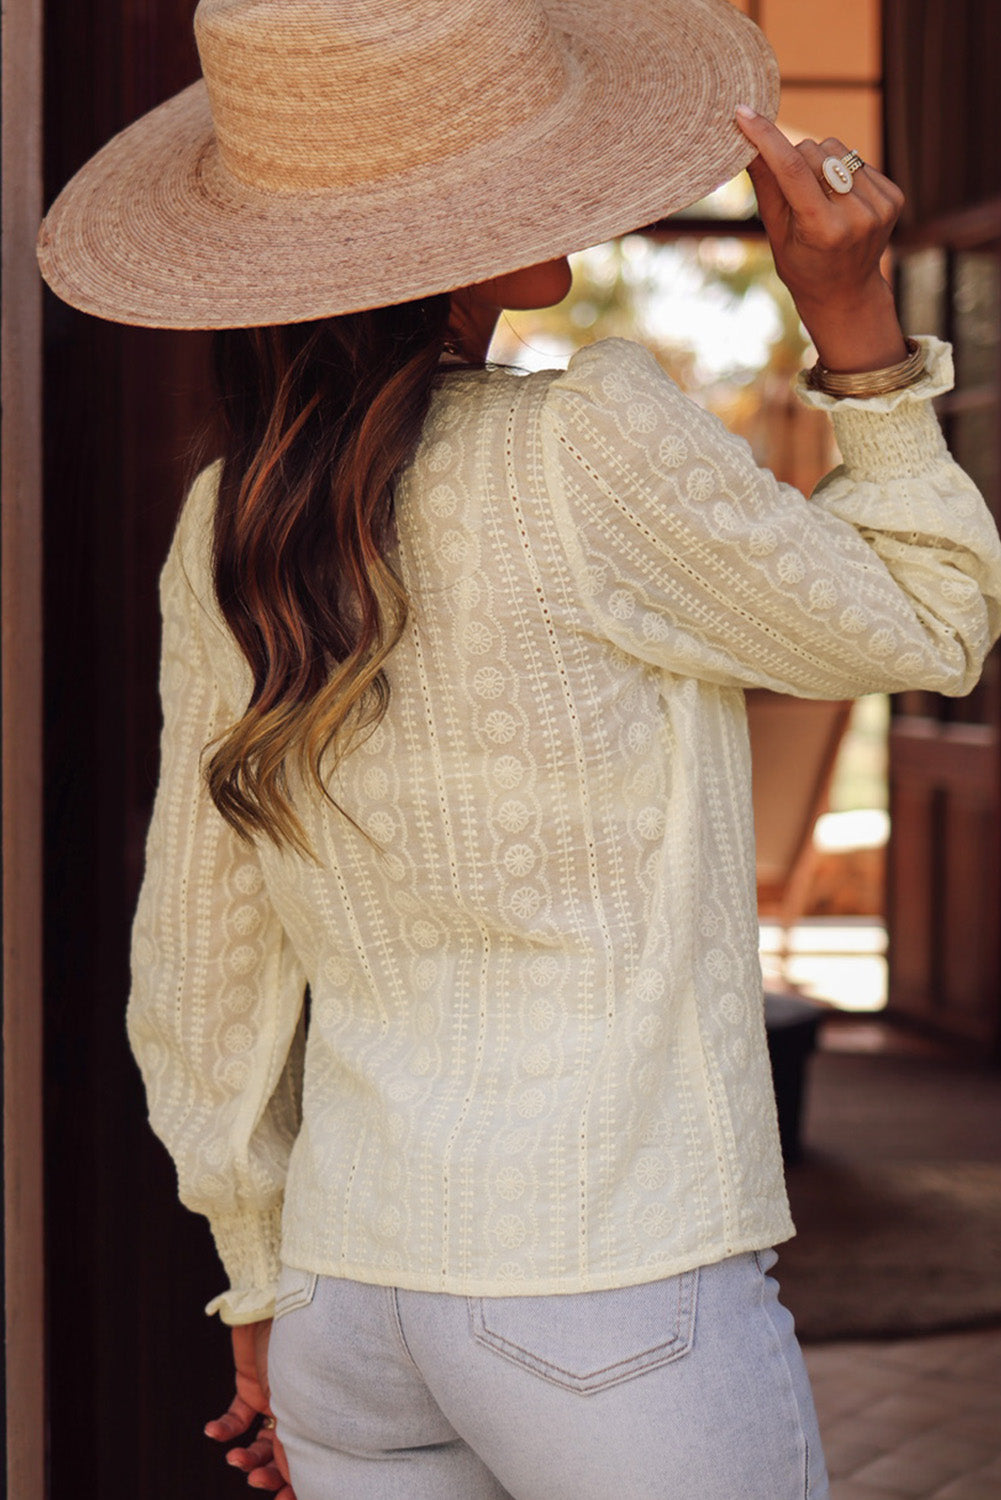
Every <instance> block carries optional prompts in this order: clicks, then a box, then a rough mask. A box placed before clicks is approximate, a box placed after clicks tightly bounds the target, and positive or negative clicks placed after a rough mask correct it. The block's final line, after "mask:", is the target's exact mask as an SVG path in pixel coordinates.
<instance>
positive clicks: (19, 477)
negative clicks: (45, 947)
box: [0, 0, 46, 1500]
mask: <svg viewBox="0 0 1001 1500" xmlns="http://www.w3.org/2000/svg"><path fill="white" fill-rule="evenodd" d="M41 154H42V0H7V3H6V4H5V6H4V17H3V180H4V195H3V317H2V344H3V351H2V352H3V473H2V482H3V503H2V534H0V547H2V592H3V611H2V614H3V620H2V659H3V669H2V693H3V698H2V713H3V1053H4V1069H3V1099H4V1107H3V1154H4V1239H3V1248H4V1297H5V1310H6V1330H7V1336H6V1351H5V1354H6V1358H5V1365H4V1384H5V1391H4V1394H5V1408H4V1409H5V1420H6V1428H5V1437H6V1474H7V1493H8V1494H9V1495H11V1496H17V1500H43V1496H44V1494H45V1446H46V1443H45V1371H44V1311H45V1309H44V1282H43V1240H42V1228H43V1224H42V1066H41V1059H42V878H41V876H42V713H41V696H42V569H41V515H42V442H41V434H42V403H41V364H42V334H41V306H42V303H41V283H40V281H39V277H38V271H37V268H36V265H35V248H34V247H35V236H36V234H37V232H38V221H39V218H40V215H41V207H42V160H41Z"/></svg>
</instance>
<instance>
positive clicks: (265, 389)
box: [206, 294, 450, 854]
mask: <svg viewBox="0 0 1001 1500" xmlns="http://www.w3.org/2000/svg"><path fill="white" fill-rule="evenodd" d="M449 308H450V299H449V297H448V295H447V294H444V295H441V296H436V297H430V298H426V299H424V300H423V301H420V302H410V303H405V304H403V305H401V306H396V307H385V308H376V309H373V310H371V311H368V312H360V313H348V314H345V315H343V316H341V317H336V318H327V319H324V320H323V321H322V322H319V323H306V324H288V325H279V326H276V327H266V328H248V329H232V330H226V331H225V332H223V333H221V334H218V335H217V342H216V366H217V376H218V383H219V387H220V394H221V402H222V416H223V424H224V439H225V447H224V462H223V469H222V475H221V478H220V482H219V492H218V500H217V507H216V517H215V549H214V570H215V589H216V595H217V598H218V601H219V606H220V608H221V610H222V613H223V615H224V617H225V619H226V621H227V623H228V625H229V628H230V629H231V631H232V632H233V635H234V636H235V638H236V641H237V643H238V644H239V646H240V649H241V651H242V652H243V654H244V656H245V657H246V659H247V661H248V662H249V664H250V668H251V672H252V674H253V690H252V692H251V695H250V701H249V703H248V704H247V707H246V709H245V711H244V714H243V717H242V718H241V719H240V720H239V721H238V722H237V723H236V724H234V725H233V726H232V727H231V728H230V729H229V730H227V731H226V733H225V734H224V735H223V736H222V737H221V739H220V740H218V741H216V742H215V743H214V745H213V746H211V747H210V756H209V760H208V766H207V772H206V775H207V781H208V786H209V791H210V792H211V795H212V798H213V801H214V802H215V804H216V806H217V807H218V809H219V811H220V813H221V814H222V816H223V817H224V818H225V819H226V821H227V822H228V823H229V824H230V825H231V826H232V827H233V828H234V829H235V830H236V831H237V833H238V834H240V835H241V837H243V838H245V839H248V840H249V839H251V838H253V836H254V835H255V834H264V835H266V836H267V837H268V838H270V839H271V840H272V841H273V842H274V843H275V844H277V845H278V846H279V847H282V846H290V847H293V848H295V849H297V850H298V851H300V852H301V853H304V854H310V853H311V852H312V851H311V850H310V848H309V843H308V840H307V838H306V836H305V833H304V830H303V827H302V824H301V822H300V820H299V818H298V816H297V814H296V812H295V808H294V807H293V803H292V796H291V792H290V783H289V774H288V773H289V770H290V769H294V770H295V771H296V772H298V773H299V775H300V777H302V778H304V779H307V780H312V782H313V783H314V784H315V785H316V786H317V787H319V788H320V790H321V791H322V792H323V793H324V795H326V796H328V797H329V795H330V794H329V792H328V790H327V787H326V785H325V779H324V772H325V771H327V772H329V770H330V769H331V767H332V766H334V765H336V764H337V762H338V761H339V760H340V759H342V757H343V756H344V754H345V753H346V752H347V751H348V749H350V747H351V745H352V743H354V742H356V740H357V737H358V735H359V734H361V733H364V732H365V731H366V730H371V729H372V728H374V727H375V725H376V724H377V723H378V722H379V720H380V719H381V718H382V716H383V714H384V713H385V711H386V708H387V706H388V703H389V684H388V682H387V679H386V675H385V671H384V666H385V662H386V658H387V657H388V655H389V653H390V652H391V651H392V649H393V647H394V645H395V644H396V642H397V641H398V640H399V638H400V634H401V632H402V630H403V627H404V624H405V622H406V618H407V599H406V594H405V592H404V589H403V585H402V583H401V581H400V578H399V576H398V574H397V572H396V570H395V569H394V567H393V564H392V562H391V560H390V557H389V552H390V547H391V544H392V540H393V529H392V526H393V491H394V484H395V481H396V478H397V475H398V474H399V473H400V471H401V469H402V468H403V467H404V466H405V465H406V463H407V462H408V461H409V459H410V458H411V456H412V454H413V452H414V449H415V447H416V445H417V441H418V439H419V437H420V433H421V428H422V426H423V424H424V418H425V416H426V414H427V410H428V404H429V402H430V398H431V391H432V387H433V384H434V381H435V378H436V375H437V372H438V367H439V366H438V362H439V359H440V356H441V353H442V350H443V348H444V347H445V345H446V339H447V332H448V317H449ZM331 800H333V799H331Z"/></svg>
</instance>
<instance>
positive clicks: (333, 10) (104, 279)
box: [39, 0, 778, 328]
mask: <svg viewBox="0 0 1001 1500" xmlns="http://www.w3.org/2000/svg"><path fill="white" fill-rule="evenodd" d="M195 32H196V37H197V41H198V49H199V53H200V56H201V62H202V71H203V74H204V77H203V79H201V80H200V81H199V82H198V83H195V84H192V85H191V87H190V88H187V89H185V90H183V92H181V93H180V94H177V95H176V96H175V97H174V98H172V99H170V100H168V101H167V102H166V103H165V104H162V105H160V106H159V107H158V108H156V109H154V110H152V111H151V112H150V113H149V114H147V115H144V116H143V117H142V118H141V119H140V120H138V121H136V123H135V124H133V125H130V126H129V127H128V128H127V129H126V130H124V131H122V133H121V134H120V135H117V136H116V137H115V138H114V139H113V140H112V141H110V142H109V144H108V145H107V146H105V147H104V148H103V149H102V150H101V151H99V152H98V153H97V155H96V156H94V157H93V158H92V159H91V160H90V161H89V162H87V164H86V165H85V166H84V167H83V168H82V169H81V170H80V171H79V172H78V173H77V175H76V176H75V177H74V178H73V180H72V181H71V182H70V183H69V185H68V186H67V187H66V188H65V189H64V190H63V192H62V193H61V194H60V196H59V197H58V198H57V200H56V202H55V204H54V205H53V207H52V209H51V210H50V212H49V214H48V216H47V218H46V220H45V222H44V224H43V225H42V230H41V234H40V236H39V260H40V264H41V268H42V273H43V275H44V276H45V279H46V280H47V281H48V283H49V285H50V286H51V287H52V288H53V290H54V291H55V292H57V293H58V294H59V296H60V297H62V298H63V299H64V300H65V301H67V302H69V303H71V304H72V305H73V306H75V307H78V308H81V309H82V310H83V311H85V312H89V313H95V314H97V315H98V316H100V317H104V318H111V319H113V320H115V321H118V322H122V323H137V324H144V325H147V326H151V327H167V328H225V327H246V326H250V325H254V324H266V323H287V322H301V321H304V320H306V319H311V318H320V317H325V316H329V315H331V314H334V313H340V312H351V311H356V310H358V309H361V308H365V307H374V306H380V305H385V304H389V303H396V302H403V301H408V300H410V299H413V298H416V297H421V296H427V295H429V294H431V293H435V292H440V291H447V290H450V289H452V288H454V287H459V286H466V285H470V284H472V283H474V282H478V281H484V280H486V279H488V278H490V277H492V276H496V275H499V274H501V273H502V272H507V271H512V270H515V269H517V268H519V267H521V266H527V265H532V264H534V263H536V262H540V261H544V260H549V259H552V258H554V257H556V256H559V255H563V254H569V253H570V252H572V251H574V250H580V249H583V248H585V247H586V246H588V245H593V244H597V243H599V242H601V241H603V240H607V239H610V238H612V237H614V236H615V235H618V234H623V233H625V232H627V231H629V230H632V229H636V228H638V227H641V226H643V225H646V224H649V223H651V222H653V221H655V220H657V219H659V218H662V217H663V216H664V215H666V214H669V213H671V212H673V211H674V210H676V209H678V208H681V207H683V206H685V205H688V204H691V203H693V202H695V201H696V200H698V199H700V198H702V197H704V196H706V195H707V194H708V193H710V192H711V191H712V190H713V189H715V188H717V187H718V186H720V185H721V184H722V183H724V182H726V181H728V180H729V179H730V178H731V177H733V176H734V175H735V174H736V173H737V172H739V171H740V170H741V168H742V167H744V166H746V165H747V163H748V161H749V160H750V159H751V157H752V156H753V154H754V151H753V148H752V147H751V145H750V144H749V142H748V141H747V139H746V138H745V137H744V136H743V135H742V133H741V132H740V131H739V130H738V128H737V126H736V124H735V123H734V120H733V112H734V107H735V106H736V105H737V104H738V103H740V102H744V103H747V104H750V105H751V106H752V107H753V108H755V109H757V110H758V111H759V112H760V113H762V114H765V115H768V116H769V117H770V118H774V115H775V111H776V109H777V105H778V68H777V66H776V63H775V59H774V56H773V54H772V52H771V49H770V48H769V46H768V43H767V42H766V41H765V39H764V37H763V36H762V34H761V32H760V31H759V30H758V29H757V27H756V26H754V25H753V24H752V23H751V22H750V21H749V20H748V19H747V17H746V16H744V15H743V14H742V13H741V12H740V11H738V10H737V9H736V7H735V6H734V5H732V4H731V3H730V0H201V3H200V5H199V6H198V10H197V12H196V15H195Z"/></svg>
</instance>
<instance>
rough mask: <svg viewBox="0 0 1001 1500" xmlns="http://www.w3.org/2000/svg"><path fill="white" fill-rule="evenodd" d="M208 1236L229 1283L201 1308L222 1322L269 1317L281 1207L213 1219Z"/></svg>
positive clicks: (278, 1253) (278, 1257)
mask: <svg viewBox="0 0 1001 1500" xmlns="http://www.w3.org/2000/svg"><path fill="white" fill-rule="evenodd" d="M211 1224H212V1237H213V1239H214V1240H215V1244H216V1249H217V1250H218V1252H219V1259H220V1260H221V1261H222V1263H223V1266H224V1267H225V1269H226V1274H227V1275H228V1276H229V1279H230V1285H229V1288H228V1289H227V1290H226V1291H225V1292H220V1294H219V1296H218V1297H213V1299H212V1301H211V1302H210V1303H209V1304H208V1305H207V1307H206V1308H205V1311H206V1312H207V1313H208V1314H210V1315H211V1314H212V1313H218V1314H219V1316H220V1318H221V1319H222V1321H223V1322H224V1323H230V1324H237V1323H256V1322H259V1321H260V1320H261V1319H262V1318H270V1317H271V1314H272V1312H273V1311H274V1305H275V1287H276V1286H277V1284H278V1273H279V1271H280V1270H281V1237H282V1211H281V1206H280V1205H279V1206H278V1207H276V1208H274V1209H269V1210H266V1211H265V1212H264V1213H260V1214H253V1213H247V1214H233V1215H231V1216H230V1217H228V1218H223V1219H214V1220H212V1221H211Z"/></svg>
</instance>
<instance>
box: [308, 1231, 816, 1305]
mask: <svg viewBox="0 0 1001 1500" xmlns="http://www.w3.org/2000/svg"><path fill="white" fill-rule="evenodd" d="M795 1233H796V1228H795V1225H794V1224H793V1222H792V1220H791V1219H790V1218H788V1216H786V1217H785V1218H784V1219H782V1220H780V1221H779V1222H778V1223H777V1224H776V1225H775V1227H774V1230H772V1231H767V1230H764V1229H763V1230H761V1231H760V1232H757V1233H754V1234H749V1235H747V1236H744V1237H742V1238H740V1239H735V1240H729V1241H727V1240H717V1241H713V1242H712V1243H711V1244H710V1245H708V1246H706V1247H705V1248H704V1249H701V1250H698V1251H695V1252H691V1251H690V1252H688V1253H687V1254H683V1255H674V1256H668V1257H666V1258H665V1259H664V1260H662V1261H656V1262H652V1261H646V1262H645V1263H644V1264H643V1265H640V1266H635V1267H632V1268H630V1269H629V1270H626V1271H620V1272H616V1273H614V1274H610V1273H603V1272H596V1273H594V1274H593V1275H590V1276H550V1277H543V1278H541V1279H532V1280H529V1279H527V1278H526V1279H525V1280H523V1281H519V1280H515V1279H514V1278H505V1279H504V1280H497V1279H495V1278H493V1277H478V1276H455V1275H452V1274H450V1273H448V1272H443V1273H441V1274H440V1275H438V1276H435V1275H428V1274H426V1273H419V1272H413V1271H406V1270H402V1269H401V1270H395V1269H392V1268H389V1267H387V1268H385V1269H381V1268H378V1267H374V1266H370V1265H356V1264H354V1263H353V1262H350V1261H343V1260H329V1259H328V1258H326V1257H325V1256H322V1255H311V1254H310V1253H309V1251H308V1250H304V1249H299V1250H297V1249H296V1248H295V1246H293V1245H289V1246H287V1247H286V1246H283V1247H282V1263H283V1264H284V1265H286V1266H289V1267H291V1268H292V1269H293V1270H296V1271H309V1272H311V1273H312V1272H315V1273H316V1274H317V1275H319V1276H336V1277H338V1278H340V1279H342V1280H348V1281H360V1282H362V1283H364V1284H365V1285H368V1286H385V1287H395V1288H396V1289H397V1290H399V1291H401V1292H444V1293H447V1294H450V1295H453V1296H458V1297H550V1296H560V1295H563V1296H569V1295H571V1294H573V1293H579V1292H609V1291H615V1290H617V1289H618V1288H620V1287H626V1286H640V1285H643V1284H645V1283H646V1282H649V1281H661V1280H663V1279H664V1278H665V1277H667V1276H678V1275H680V1274H681V1273H682V1272H684V1271H692V1270H694V1269H695V1268H696V1267H698V1266H711V1265H715V1264H716V1263H717V1261H721V1260H728V1259H729V1258H730V1257H731V1256H734V1255H745V1254H748V1253H750V1252H751V1251H753V1250H768V1249H770V1248H771V1246H773V1245H781V1244H783V1243H785V1241H787V1240H790V1239H792V1237H793V1236H794V1235H795Z"/></svg>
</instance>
